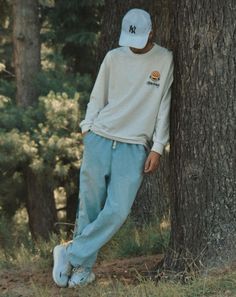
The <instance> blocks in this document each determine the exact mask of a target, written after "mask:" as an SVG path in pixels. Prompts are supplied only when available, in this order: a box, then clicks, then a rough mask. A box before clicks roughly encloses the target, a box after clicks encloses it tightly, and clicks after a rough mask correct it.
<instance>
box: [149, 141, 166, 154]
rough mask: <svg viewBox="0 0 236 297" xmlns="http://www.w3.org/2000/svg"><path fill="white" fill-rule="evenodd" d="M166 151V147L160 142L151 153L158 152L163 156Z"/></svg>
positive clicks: (155, 143) (156, 143)
mask: <svg viewBox="0 0 236 297" xmlns="http://www.w3.org/2000/svg"><path fill="white" fill-rule="evenodd" d="M163 150H164V145H163V144H162V143H160V142H154V143H153V146H152V148H151V151H154V152H157V153H158V154H160V155H162V153H163Z"/></svg>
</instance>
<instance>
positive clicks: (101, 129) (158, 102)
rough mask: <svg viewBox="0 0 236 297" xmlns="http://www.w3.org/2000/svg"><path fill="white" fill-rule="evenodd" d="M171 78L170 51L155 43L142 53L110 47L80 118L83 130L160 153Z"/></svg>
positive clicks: (164, 138)
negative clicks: (82, 117)
mask: <svg viewBox="0 0 236 297" xmlns="http://www.w3.org/2000/svg"><path fill="white" fill-rule="evenodd" d="M172 81H173V57H172V52H170V51H169V50H167V49H165V48H163V47H161V46H159V45H157V44H154V46H153V48H152V49H151V50H150V51H148V52H147V53H145V54H134V53H133V52H132V51H131V50H130V48H129V47H119V48H116V49H114V50H111V51H109V52H108V53H107V55H106V56H105V58H104V60H103V62H102V64H101V67H100V70H99V73H98V76H97V79H96V82H95V85H94V87H93V90H92V93H91V96H90V101H89V103H88V106H87V111H86V116H85V119H84V120H83V121H82V122H81V123H80V127H81V129H82V132H86V131H88V130H92V131H93V132H94V133H97V134H99V135H101V136H104V137H106V138H109V139H113V140H117V141H120V142H126V143H136V144H143V145H145V146H146V147H147V148H149V149H151V150H152V151H156V152H158V153H159V154H162V153H163V149H164V146H165V145H166V144H167V142H168V140H169V112H170V101H171V84H172Z"/></svg>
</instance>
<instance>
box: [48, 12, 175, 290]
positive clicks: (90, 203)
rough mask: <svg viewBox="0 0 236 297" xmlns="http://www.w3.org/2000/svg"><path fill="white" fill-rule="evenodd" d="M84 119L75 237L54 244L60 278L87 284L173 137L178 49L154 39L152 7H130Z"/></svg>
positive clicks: (55, 272) (69, 283) (64, 281)
mask: <svg viewBox="0 0 236 297" xmlns="http://www.w3.org/2000/svg"><path fill="white" fill-rule="evenodd" d="M119 45H120V46H121V47H119V48H117V49H114V50H111V51H109V52H108V53H107V55H106V57H105V58H104V61H103V63H102V65H101V67H100V70H99V73H98V77H97V80H96V82H95V85H94V88H93V91H92V93H91V97H90V102H89V104H88V107H87V112H86V117H85V119H84V121H82V122H81V123H80V127H81V128H82V133H83V135H84V155H83V162H82V166H81V175H80V194H79V198H80V204H79V210H78V216H77V220H76V228H75V232H74V236H73V241H72V242H69V243H67V244H64V245H58V246H56V247H55V248H54V268H53V279H54V281H55V282H56V284H57V285H59V286H61V287H66V286H69V287H76V286H82V285H87V284H88V283H90V282H92V281H93V280H94V279H95V275H94V273H93V272H92V267H93V265H94V263H95V261H96V257H97V253H98V251H99V249H100V248H101V247H102V246H103V245H104V244H105V243H106V242H107V241H109V240H110V239H111V237H112V236H113V235H114V234H115V233H116V232H117V230H119V228H120V227H121V226H122V224H123V223H124V221H125V220H126V218H127V216H128V214H129V212H130V209H131V206H132V204H133V202H134V199H135V196H136V194H137V191H138V189H139V187H140V185H141V182H142V179H143V174H144V173H151V172H154V171H155V170H156V169H157V168H158V166H159V162H160V156H161V154H162V152H163V149H164V146H165V144H166V143H167V141H168V139H169V110H170V99H171V91H170V87H171V84H172V80H173V58H172V53H171V52H170V51H168V50H167V49H165V48H162V47H160V46H158V45H157V44H154V43H153V42H152V23H151V18H150V15H149V14H148V13H147V12H146V11H144V10H141V9H132V10H130V11H128V12H127V14H126V15H125V16H124V18H123V21H122V31H121V35H120V40H119Z"/></svg>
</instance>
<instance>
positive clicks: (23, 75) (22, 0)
mask: <svg viewBox="0 0 236 297" xmlns="http://www.w3.org/2000/svg"><path fill="white" fill-rule="evenodd" d="M13 19H14V22H13V44H14V64H15V74H16V86H17V93H16V100H17V103H18V104H19V105H23V106H28V105H32V104H34V103H35V102H36V100H37V97H38V92H37V87H36V84H35V78H36V75H37V74H38V72H39V70H40V42H39V19H38V1H37V0H14V1H13Z"/></svg>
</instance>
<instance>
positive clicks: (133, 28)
mask: <svg viewBox="0 0 236 297" xmlns="http://www.w3.org/2000/svg"><path fill="white" fill-rule="evenodd" d="M135 30H136V27H135V26H132V25H130V27H129V32H130V33H132V34H135Z"/></svg>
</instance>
